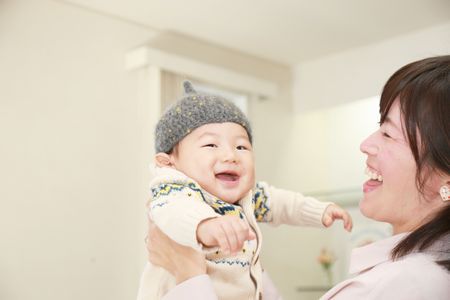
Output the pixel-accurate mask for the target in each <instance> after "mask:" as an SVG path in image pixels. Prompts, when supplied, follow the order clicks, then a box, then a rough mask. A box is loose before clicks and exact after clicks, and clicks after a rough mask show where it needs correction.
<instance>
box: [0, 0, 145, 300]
mask: <svg viewBox="0 0 450 300" xmlns="http://www.w3.org/2000/svg"><path fill="white" fill-rule="evenodd" d="M152 35H153V33H152V32H150V31H149V30H146V29H145V28H139V27H137V26H134V25H130V24H126V23H124V22H122V21H120V20H115V19H112V18H107V17H102V16H100V15H98V14H95V13H91V12H89V11H85V10H82V9H79V8H77V7H73V6H70V5H67V4H63V3H61V2H56V1H50V0H6V1H1V2H0V86H1V88H0V137H1V139H0V144H1V146H0V166H1V167H0V182H1V184H0V186H1V188H0V202H1V208H0V236H1V242H0V248H1V250H0V299H4V300H16V299H17V300H26V299H30V300H31V299H33V300H34V299H36V300H40V299H42V300H44V299H45V300H52V299H54V300H56V299H117V300H119V299H121V300H122V299H133V298H134V297H135V293H136V288H137V285H138V278H139V274H140V271H141V269H142V266H143V261H144V259H145V257H144V249H143V236H144V235H143V231H144V217H143V213H144V202H145V199H144V196H145V193H146V191H145V189H146V186H144V185H143V180H142V178H141V172H140V167H141V166H142V168H145V167H146V165H145V161H144V158H143V157H142V153H141V152H140V149H141V145H140V142H141V140H140V132H139V131H140V124H139V120H138V118H137V116H138V103H137V99H136V97H135V95H136V90H137V89H136V84H137V80H136V78H135V75H134V74H132V73H129V72H127V71H126V70H125V68H124V55H125V53H126V52H127V51H128V50H129V49H131V48H133V47H135V46H137V45H139V44H141V43H143V42H145V41H146V40H147V39H148V38H149V37H151V36H152Z"/></svg>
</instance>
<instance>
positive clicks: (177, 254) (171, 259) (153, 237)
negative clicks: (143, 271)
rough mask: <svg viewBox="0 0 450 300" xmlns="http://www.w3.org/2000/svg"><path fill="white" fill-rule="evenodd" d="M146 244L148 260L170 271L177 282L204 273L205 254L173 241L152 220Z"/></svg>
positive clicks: (149, 224)
mask: <svg viewBox="0 0 450 300" xmlns="http://www.w3.org/2000/svg"><path fill="white" fill-rule="evenodd" d="M146 245H147V250H148V260H149V261H150V262H151V263H152V264H153V265H155V266H159V267H162V268H164V269H166V270H167V271H168V272H169V273H171V274H172V275H173V276H174V277H175V279H176V282H177V284H178V283H181V282H183V281H185V280H187V279H189V278H192V277H195V276H197V275H202V274H206V261H205V256H204V255H203V254H202V253H201V252H198V251H196V250H194V249H192V248H190V247H186V246H182V245H180V244H178V243H176V242H174V241H173V240H172V239H170V238H169V237H168V236H167V235H166V234H164V233H163V232H162V231H161V230H160V229H159V228H158V227H157V226H156V225H155V223H153V221H152V220H149V223H148V236H147V238H146Z"/></svg>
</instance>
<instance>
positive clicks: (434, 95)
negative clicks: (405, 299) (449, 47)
mask: <svg viewBox="0 0 450 300" xmlns="http://www.w3.org/2000/svg"><path fill="white" fill-rule="evenodd" d="M397 98H398V99H399V100H400V108H401V113H402V118H403V121H404V128H405V132H406V136H407V139H408V142H409V147H410V148H411V151H412V154H413V156H414V160H415V162H416V165H417V172H416V184H417V187H418V189H419V191H420V192H421V193H422V194H425V193H426V183H427V179H428V178H429V176H428V175H429V174H432V173H437V174H444V175H449V174H450V55H447V56H437V57H431V58H426V59H423V60H419V61H416V62H413V63H410V64H408V65H406V66H404V67H402V68H401V69H400V70H398V71H397V72H395V73H394V75H392V76H391V78H389V80H388V81H387V83H386V85H385V86H384V88H383V92H382V94H381V101H380V123H381V124H382V123H383V122H384V121H385V119H386V116H387V114H388V112H389V109H390V108H391V106H392V104H393V102H394V100H395V99H397ZM449 235H450V203H448V204H446V205H445V206H444V207H443V208H442V209H441V210H440V211H438V212H436V213H435V214H434V215H433V216H431V218H430V219H429V220H428V221H427V222H426V223H425V224H423V225H422V226H420V227H419V228H417V229H415V230H414V231H413V232H412V233H411V234H409V235H408V236H407V237H406V238H405V239H403V240H402V241H401V242H400V243H399V244H398V245H397V246H396V247H395V248H394V249H393V251H392V258H393V259H399V258H401V257H402V256H404V255H406V254H408V253H411V252H413V251H420V252H423V251H426V250H427V249H429V248H430V247H431V246H432V245H433V244H435V243H436V242H437V241H439V240H441V239H444V240H445V239H447V238H448V236H449ZM439 251H440V252H442V254H444V257H443V259H441V260H438V261H437V263H438V264H440V265H442V266H444V267H445V268H446V269H447V270H450V259H449V254H450V245H449V243H443V246H441V249H439Z"/></svg>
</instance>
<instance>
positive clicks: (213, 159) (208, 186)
mask: <svg viewBox="0 0 450 300" xmlns="http://www.w3.org/2000/svg"><path fill="white" fill-rule="evenodd" d="M171 156H172V161H173V164H174V167H175V168H176V169H177V170H179V171H181V172H183V173H184V174H186V175H187V176H189V177H190V178H192V179H194V180H195V181H197V182H198V183H199V184H200V186H201V187H202V188H204V189H205V190H206V191H207V192H209V193H210V194H212V195H214V196H216V197H218V198H219V199H221V200H223V201H226V202H228V203H235V202H237V201H238V200H240V199H241V198H243V197H244V196H245V195H246V194H247V193H248V192H249V191H250V189H251V188H252V187H253V185H254V183H255V167H254V157H253V148H252V145H251V143H250V141H249V138H248V135H247V131H245V129H244V128H243V127H242V126H241V125H239V124H236V123H213V124H206V125H203V126H200V127H198V128H196V129H195V130H193V131H192V132H191V133H190V134H188V135H187V136H186V137H184V138H183V139H182V140H181V141H180V142H179V143H178V145H177V147H176V148H175V149H174V151H173V153H172V154H171Z"/></svg>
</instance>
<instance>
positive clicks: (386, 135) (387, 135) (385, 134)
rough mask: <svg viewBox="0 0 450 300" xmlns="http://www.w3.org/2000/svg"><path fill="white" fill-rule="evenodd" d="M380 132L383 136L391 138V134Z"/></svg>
mask: <svg viewBox="0 0 450 300" xmlns="http://www.w3.org/2000/svg"><path fill="white" fill-rule="evenodd" d="M382 134H383V136H384V137H387V138H391V136H390V135H389V134H387V133H386V132H382Z"/></svg>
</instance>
